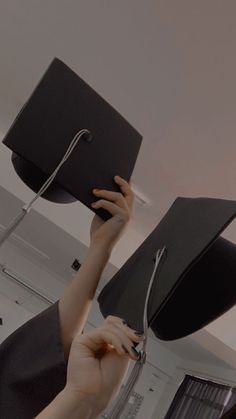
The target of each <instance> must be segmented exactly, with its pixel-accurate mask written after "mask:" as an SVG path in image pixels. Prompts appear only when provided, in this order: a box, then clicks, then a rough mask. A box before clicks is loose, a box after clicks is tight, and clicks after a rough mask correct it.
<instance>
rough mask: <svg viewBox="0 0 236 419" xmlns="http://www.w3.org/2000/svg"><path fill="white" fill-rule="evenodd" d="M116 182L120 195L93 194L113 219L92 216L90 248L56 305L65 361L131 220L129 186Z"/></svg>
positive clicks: (131, 198) (98, 204)
mask: <svg viewBox="0 0 236 419" xmlns="http://www.w3.org/2000/svg"><path fill="white" fill-rule="evenodd" d="M115 181H116V183H117V184H118V185H119V186H120V189H121V192H122V193H120V192H111V191H106V190H94V194H95V195H96V197H97V198H98V201H97V202H96V204H95V205H93V206H94V207H95V208H103V209H105V210H107V211H109V212H110V214H111V215H112V217H111V218H110V219H109V220H107V221H106V222H104V221H103V220H102V219H101V218H99V217H98V216H97V215H95V217H94V219H93V222H92V225H91V229H90V236H91V244H90V248H89V251H88V255H87V257H86V260H85V261H84V263H83V265H82V266H81V268H80V270H79V271H78V273H77V275H76V276H75V277H74V279H73V281H72V283H71V284H70V285H69V287H68V288H67V289H66V290H65V292H64V294H63V295H62V297H61V298H60V301H59V316H60V323H61V330H62V340H63V347H64V352H65V356H66V357H67V358H68V355H69V352H70V347H71V343H72V341H73V338H74V336H75V335H76V334H77V333H78V332H81V331H82V330H83V328H84V326H85V323H86V321H87V317H88V314H89V311H90V309H91V304H92V301H93V298H94V295H95V291H96V288H97V285H98V282H99V280H100V277H101V274H102V272H103V270H104V268H105V266H106V263H107V262H108V260H109V257H110V254H111V251H112V249H113V247H114V245H115V243H116V242H117V241H118V239H119V238H120V236H121V234H122V233H123V231H124V229H125V228H126V226H127V224H128V222H129V220H130V218H131V214H132V209H133V192H132V190H131V188H130V185H129V184H128V183H127V182H126V181H125V180H123V179H122V178H119V177H118V178H115Z"/></svg>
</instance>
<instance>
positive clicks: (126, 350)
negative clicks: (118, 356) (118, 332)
mask: <svg viewBox="0 0 236 419" xmlns="http://www.w3.org/2000/svg"><path fill="white" fill-rule="evenodd" d="M121 346H122V348H123V349H124V351H125V352H126V353H127V354H128V353H129V351H128V349H127V348H126V347H125V345H123V344H122V345H121Z"/></svg>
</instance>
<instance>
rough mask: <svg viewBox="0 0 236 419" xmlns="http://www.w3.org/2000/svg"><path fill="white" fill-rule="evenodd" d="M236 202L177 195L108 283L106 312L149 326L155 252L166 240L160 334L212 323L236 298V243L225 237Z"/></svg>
mask: <svg viewBox="0 0 236 419" xmlns="http://www.w3.org/2000/svg"><path fill="white" fill-rule="evenodd" d="M235 215H236V202H235V201H228V200H223V199H213V198H177V199H176V201H175V202H174V204H173V205H172V206H171V208H170V209H169V211H168V212H167V213H166V215H165V216H164V217H163V219H162V220H161V221H160V223H159V224H158V226H157V227H156V228H155V230H154V231H153V232H152V233H151V234H150V235H149V237H148V238H147V239H146V240H145V241H144V242H143V243H142V244H141V246H140V247H139V248H138V249H137V250H136V252H135V253H134V254H133V255H132V256H131V257H130V258H129V259H128V260H127V262H126V263H125V264H124V266H123V267H122V268H121V269H120V270H119V271H118V272H117V273H116V274H115V276H114V277H113V278H112V279H111V281H110V282H109V283H108V284H107V285H106V286H105V287H104V289H103V290H102V291H101V293H100V294H99V297H98V301H99V305H100V309H101V312H102V314H103V315H104V317H106V316H107V315H109V314H113V315H116V316H119V317H122V318H124V319H126V321H127V322H128V323H129V324H130V325H131V326H132V327H133V328H134V329H136V330H142V327H143V309H144V303H145V299H146V292H147V288H148V285H149V281H150V278H151V275H152V271H153V268H154V256H155V253H156V251H157V250H158V249H160V248H162V247H163V246H166V249H167V251H166V255H165V257H164V259H163V261H162V263H161V266H160V269H159V271H158V272H157V275H156V279H155V281H154V284H153V288H152V292H151V297H150V304H149V308H148V322H149V326H150V327H151V328H152V330H153V332H154V333H155V335H156V336H157V337H158V338H160V339H163V340H174V339H178V338H181V337H183V336H186V335H189V334H191V333H193V332H195V331H196V330H199V329H200V328H202V327H204V326H206V325H207V324H208V323H209V322H211V321H212V320H214V319H216V318H217V317H219V316H220V315H222V314H223V313H224V312H225V311H226V310H228V309H230V308H231V307H232V306H233V305H234V304H235V303H236V281H235V275H236V246H235V244H233V243H231V242H229V241H228V240H225V239H223V238H222V237H219V235H220V233H221V232H222V231H223V230H224V229H225V228H226V226H227V225H228V224H229V223H230V222H231V221H232V220H233V219H234V217H235Z"/></svg>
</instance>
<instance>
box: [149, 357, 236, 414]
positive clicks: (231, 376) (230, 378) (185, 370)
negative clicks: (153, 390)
mask: <svg viewBox="0 0 236 419" xmlns="http://www.w3.org/2000/svg"><path fill="white" fill-rule="evenodd" d="M186 374H189V375H193V376H195V377H200V378H205V379H209V380H212V381H215V382H219V383H222V384H225V385H228V386H232V387H233V386H234V387H235V386H236V370H231V369H226V368H220V367H218V366H213V365H208V364H202V363H197V362H193V361H189V360H184V359H182V360H181V361H180V363H179V364H178V365H176V369H175V371H174V373H173V375H172V377H170V379H169V381H168V382H167V383H166V386H165V389H164V391H163V392H162V395H161V397H160V398H159V400H158V402H157V405H156V408H155V410H154V412H153V415H152V417H151V419H164V417H165V414H166V413H167V411H168V408H169V406H170V404H171V402H172V400H173V398H174V396H175V394H176V392H177V390H178V388H179V386H180V384H181V382H182V381H183V379H184V377H185V375H186Z"/></svg>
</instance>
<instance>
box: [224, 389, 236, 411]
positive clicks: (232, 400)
mask: <svg viewBox="0 0 236 419" xmlns="http://www.w3.org/2000/svg"><path fill="white" fill-rule="evenodd" d="M233 407H234V409H233V410H235V412H234V413H235V417H236V388H232V389H231V394H230V397H229V399H228V402H227V404H226V405H225V408H224V412H223V413H224V415H226V413H227V412H229V411H230V410H231V409H232V408H233ZM226 417H227V416H226ZM232 417H233V416H232Z"/></svg>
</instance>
